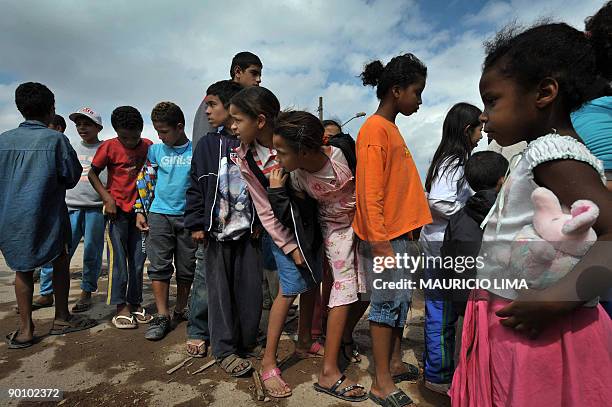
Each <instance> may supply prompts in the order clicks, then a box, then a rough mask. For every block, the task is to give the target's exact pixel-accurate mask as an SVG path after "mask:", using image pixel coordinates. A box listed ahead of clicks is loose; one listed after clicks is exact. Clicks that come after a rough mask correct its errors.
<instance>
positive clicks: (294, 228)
mask: <svg viewBox="0 0 612 407" xmlns="http://www.w3.org/2000/svg"><path fill="white" fill-rule="evenodd" d="M289 210H290V211H291V220H292V221H293V230H295V241H296V242H297V245H298V249H300V253H302V257H304V261H305V262H306V267H308V270H309V271H310V276H311V277H312V280H313V281H315V282H316V281H317V279H316V278H315V277H314V273H313V272H312V268H311V267H310V264H308V259H306V255H305V254H304V250H302V246H301V245H300V238H299V237H298V233H297V223H296V222H295V217H294V216H293V206H292V205H291V204H289Z"/></svg>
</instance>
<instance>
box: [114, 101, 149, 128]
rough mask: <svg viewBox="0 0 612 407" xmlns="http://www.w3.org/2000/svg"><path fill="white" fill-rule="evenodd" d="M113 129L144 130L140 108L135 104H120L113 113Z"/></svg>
mask: <svg viewBox="0 0 612 407" xmlns="http://www.w3.org/2000/svg"><path fill="white" fill-rule="evenodd" d="M111 124H112V126H113V129H115V130H117V129H126V130H138V131H142V129H143V127H144V121H143V120H142V116H141V114H140V112H139V111H138V109H136V108H135V107H133V106H119V107H118V108H116V109H115V110H113V114H112V115H111Z"/></svg>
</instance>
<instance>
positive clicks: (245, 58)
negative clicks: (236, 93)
mask: <svg viewBox="0 0 612 407" xmlns="http://www.w3.org/2000/svg"><path fill="white" fill-rule="evenodd" d="M251 65H255V66H258V67H260V68H263V64H262V63H261V59H259V57H258V56H257V55H255V54H253V53H252V52H248V51H243V52H239V53H237V54H236V55H234V58H232V65H231V66H230V78H232V79H234V76H235V72H234V71H235V70H236V67H237V66H239V67H240V69H242V70H243V71H244V70H245V69H247V68H248V67H249V66H251Z"/></svg>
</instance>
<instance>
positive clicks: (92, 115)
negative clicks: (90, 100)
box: [68, 107, 102, 127]
mask: <svg viewBox="0 0 612 407" xmlns="http://www.w3.org/2000/svg"><path fill="white" fill-rule="evenodd" d="M79 116H85V117H87V118H88V119H91V120H92V121H93V122H94V123H95V124H97V125H98V126H100V127H102V117H100V114H99V113H97V112H95V111H94V110H93V109H92V108H91V107H82V108H80V109H79V110H77V111H76V112H74V113H70V116H68V118H69V119H70V120H72V121H73V122H75V121H76V119H77V117H79Z"/></svg>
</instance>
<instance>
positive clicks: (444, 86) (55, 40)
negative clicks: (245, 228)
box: [0, 0, 601, 175]
mask: <svg viewBox="0 0 612 407" xmlns="http://www.w3.org/2000/svg"><path fill="white" fill-rule="evenodd" d="M425 4H426V3H424V2H417V1H416V0H409V1H392V0H362V1H353V0H335V1H324V0H319V1H299V0H292V1H286V2H276V1H273V0H263V1H257V2H255V1H246V0H245V1H239V0H229V1H225V2H202V1H198V0H190V1H182V2H179V3H173V2H165V1H143V0H134V1H130V2H125V1H122V0H109V1H105V2H76V1H69V0H56V1H54V2H47V1H42V0H40V1H31V2H27V3H24V2H10V1H0V5H1V6H2V10H3V13H2V14H1V15H0V25H1V26H2V27H3V35H2V36H0V54H1V55H2V56H3V59H2V64H1V66H0V78H2V77H3V76H2V75H3V74H8V76H9V77H11V78H15V79H14V80H11V81H10V82H11V83H6V84H0V131H3V130H6V129H8V128H11V127H14V126H15V125H16V124H17V123H18V122H19V120H20V117H19V114H18V112H17V111H16V109H15V106H14V102H13V92H14V89H15V87H16V85H17V83H18V82H22V81H27V80H33V81H39V82H43V83H45V84H47V85H48V86H49V87H50V88H51V89H52V90H53V91H54V93H55V95H56V101H57V108H58V113H60V114H63V115H64V116H65V117H67V115H68V114H69V113H70V111H72V110H74V109H77V108H78V107H81V106H83V105H90V106H92V107H94V108H95V109H97V110H98V111H100V112H101V114H102V116H103V121H104V124H105V128H104V130H103V132H102V136H103V137H104V138H109V137H113V130H112V127H111V126H110V113H111V112H112V110H113V108H115V107H116V106H119V105H123V104H130V105H133V106H135V107H137V108H138V109H139V110H140V111H141V113H142V114H143V116H144V117H145V121H146V122H148V116H149V113H150V110H151V108H152V107H153V106H154V105H155V103H157V102H159V101H161V100H172V101H174V102H176V103H177V104H179V105H180V106H181V107H182V108H183V110H184V112H185V115H186V117H187V129H188V133H190V129H191V125H192V118H193V116H194V113H195V110H196V108H197V107H198V105H199V103H200V101H201V100H202V97H203V94H204V92H205V90H206V88H207V87H208V85H210V84H211V83H213V82H215V81H217V80H220V79H225V78H228V76H229V63H230V60H231V58H232V56H233V55H234V54H235V53H237V52H239V51H242V50H250V51H253V52H255V53H256V54H258V55H259V56H260V57H261V59H262V61H263V63H264V71H263V82H262V85H263V86H266V87H268V88H270V89H271V90H272V91H273V92H275V93H276V94H277V96H278V97H279V100H280V101H281V104H282V105H283V106H284V107H287V106H293V107H296V108H305V109H307V110H309V111H311V112H313V113H314V112H315V109H316V107H317V103H318V97H319V96H323V97H324V109H325V112H326V116H327V115H332V116H336V117H337V118H339V119H340V120H347V119H348V118H350V117H351V116H352V115H353V114H355V113H356V112H359V111H366V112H368V114H370V113H372V112H373V111H374V110H375V109H376V107H377V103H378V102H377V100H376V96H375V91H374V89H372V88H369V87H367V88H366V87H363V86H362V85H361V82H360V80H359V78H358V77H357V76H358V75H359V73H360V72H361V71H362V69H363V66H364V64H365V63H366V62H368V61H369V60H372V59H382V60H383V62H387V61H388V60H389V59H390V58H391V57H392V56H394V55H397V54H399V53H403V52H408V51H410V52H414V53H415V54H416V55H417V56H419V58H421V59H422V60H423V61H424V62H425V63H426V64H427V66H428V69H429V77H428V82H427V87H426V89H425V92H424V95H423V97H424V105H423V106H422V108H421V110H420V111H419V112H418V113H417V114H415V115H414V116H411V117H409V118H398V125H399V127H400V129H401V131H402V133H403V134H404V135H405V138H406V140H407V144H408V146H409V147H410V148H411V150H412V151H413V155H414V157H415V160H416V161H417V165H418V167H419V170H420V171H421V174H422V175H423V174H424V171H425V169H426V167H427V164H428V162H429V159H430V158H431V156H432V154H433V151H434V150H435V147H436V146H437V143H438V141H439V139H440V136H441V128H442V121H443V119H444V115H445V114H446V112H447V111H448V109H449V108H450V106H451V105H452V104H454V103H456V102H460V101H467V102H471V103H474V104H477V105H479V104H480V98H479V95H478V87H477V85H478V79H479V76H480V66H481V63H482V59H483V51H482V42H483V41H484V40H485V39H486V38H488V37H489V36H490V35H492V34H493V31H494V30H495V29H497V28H499V27H501V26H503V25H504V24H505V23H507V22H508V21H510V20H511V19H512V18H515V17H516V18H518V19H519V20H520V21H525V22H532V21H534V20H535V19H537V18H538V17H541V16H543V15H553V16H555V17H557V18H559V19H562V20H565V21H568V22H570V23H571V24H573V25H575V26H576V27H581V26H582V21H583V20H584V18H585V17H586V16H588V15H591V14H593V13H594V11H596V10H597V9H598V8H599V7H601V3H600V2H599V1H598V0H584V1H581V2H576V1H570V0H546V1H540V2H534V1H532V0H511V1H501V0H495V1H491V2H489V3H487V4H486V5H485V6H484V7H483V8H482V9H481V10H475V11H474V12H473V13H469V14H466V15H465V16H463V18H460V17H461V16H457V19H458V21H463V22H464V23H465V25H464V26H461V25H457V27H458V29H457V27H447V26H444V24H442V23H440V22H437V21H429V20H428V19H427V18H426V17H425V14H424V13H423V9H422V7H423V6H424V5H425ZM465 4H466V5H467V6H469V7H466V9H470V10H471V2H469V1H465ZM555 13H556V15H555ZM482 27H486V28H485V29H483V28H482ZM462 28H467V29H466V30H463V32H461V30H462ZM487 30H488V32H486V33H484V34H483V31H487ZM457 32H459V33H457ZM361 123H363V119H356V120H353V121H352V122H351V123H350V124H349V125H348V127H347V128H348V130H349V131H350V132H351V134H353V135H355V136H356V135H357V132H358V129H359V126H360V124H361ZM67 133H68V135H69V136H71V137H73V138H76V137H78V136H77V135H76V132H75V131H74V128H73V127H72V126H71V125H69V130H68V132H67ZM143 136H145V137H149V138H152V139H154V140H156V139H157V137H156V136H155V133H154V131H153V129H152V127H151V126H150V124H149V123H147V125H146V126H145V131H144V132H143Z"/></svg>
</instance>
